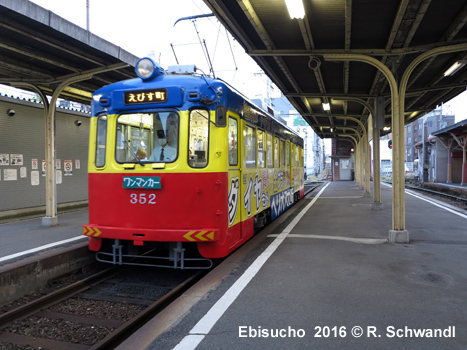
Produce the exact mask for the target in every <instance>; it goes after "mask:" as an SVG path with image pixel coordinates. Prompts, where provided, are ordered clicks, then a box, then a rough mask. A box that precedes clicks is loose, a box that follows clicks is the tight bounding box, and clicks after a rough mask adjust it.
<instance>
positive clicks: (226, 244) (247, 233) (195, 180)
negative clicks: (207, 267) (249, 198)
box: [83, 173, 253, 258]
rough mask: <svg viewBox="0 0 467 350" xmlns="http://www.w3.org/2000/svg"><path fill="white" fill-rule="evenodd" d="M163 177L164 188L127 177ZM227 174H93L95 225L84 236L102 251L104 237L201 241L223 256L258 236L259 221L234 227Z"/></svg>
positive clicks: (202, 248) (209, 254)
mask: <svg viewBox="0 0 467 350" xmlns="http://www.w3.org/2000/svg"><path fill="white" fill-rule="evenodd" d="M148 176H151V177H159V180H158V181H160V186H159V187H160V188H157V189H152V188H151V189H148V188H124V185H123V184H124V177H132V178H147V177H148ZM227 176H228V175H227V173H200V174H193V173H190V174H165V173H163V174H149V175H148V174H106V173H102V174H100V173H97V174H96V173H91V174H89V224H88V225H84V226H83V234H84V235H87V236H89V237H90V242H89V248H90V249H91V250H94V251H97V250H99V249H100V248H101V243H102V240H103V239H111V240H114V239H119V240H124V241H131V242H132V243H133V244H134V245H136V246H142V245H144V244H145V242H196V243H197V244H198V250H199V252H200V253H201V255H202V256H204V257H206V258H219V257H224V256H226V255H228V254H229V253H230V252H231V251H233V250H234V249H235V248H237V247H238V246H239V245H241V244H243V243H244V242H245V241H246V240H248V239H249V238H250V237H251V236H252V235H253V219H252V218H251V219H249V220H247V221H245V222H243V223H240V224H237V225H235V226H232V227H230V228H228V207H227V203H228V199H227V193H228V189H227Z"/></svg>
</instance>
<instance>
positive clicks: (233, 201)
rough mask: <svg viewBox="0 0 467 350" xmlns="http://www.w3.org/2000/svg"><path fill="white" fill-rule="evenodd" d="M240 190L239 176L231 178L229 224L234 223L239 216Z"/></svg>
mask: <svg viewBox="0 0 467 350" xmlns="http://www.w3.org/2000/svg"><path fill="white" fill-rule="evenodd" d="M239 192H240V181H239V178H238V176H237V177H233V178H232V179H231V180H230V189H229V225H232V224H233V222H234V221H235V216H237V208H238V197H239Z"/></svg>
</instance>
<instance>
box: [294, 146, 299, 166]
mask: <svg viewBox="0 0 467 350" xmlns="http://www.w3.org/2000/svg"><path fill="white" fill-rule="evenodd" d="M294 148H295V166H300V162H299V154H298V151H299V148H298V147H297V146H295V147H294Z"/></svg>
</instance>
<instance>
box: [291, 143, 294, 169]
mask: <svg viewBox="0 0 467 350" xmlns="http://www.w3.org/2000/svg"><path fill="white" fill-rule="evenodd" d="M290 152H291V155H290V157H291V158H292V166H295V157H294V154H295V150H294V145H291V147H290Z"/></svg>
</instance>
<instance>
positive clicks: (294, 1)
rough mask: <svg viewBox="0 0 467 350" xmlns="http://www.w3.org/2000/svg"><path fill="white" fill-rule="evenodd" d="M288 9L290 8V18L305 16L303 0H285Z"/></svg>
mask: <svg viewBox="0 0 467 350" xmlns="http://www.w3.org/2000/svg"><path fill="white" fill-rule="evenodd" d="M285 4H286V5H287V10H289V16H290V18H292V19H293V18H303V17H305V9H304V8H303V2H302V0H285Z"/></svg>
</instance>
